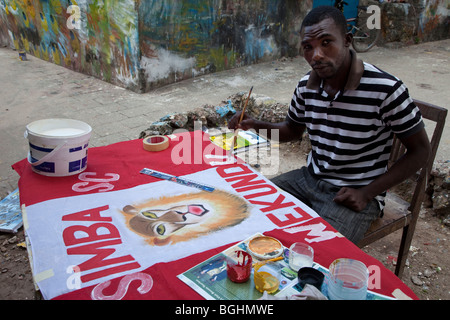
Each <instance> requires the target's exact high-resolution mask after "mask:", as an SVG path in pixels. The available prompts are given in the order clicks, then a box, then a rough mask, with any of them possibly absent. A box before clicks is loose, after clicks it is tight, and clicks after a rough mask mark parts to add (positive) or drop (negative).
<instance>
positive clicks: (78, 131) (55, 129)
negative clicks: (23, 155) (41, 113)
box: [24, 119, 92, 177]
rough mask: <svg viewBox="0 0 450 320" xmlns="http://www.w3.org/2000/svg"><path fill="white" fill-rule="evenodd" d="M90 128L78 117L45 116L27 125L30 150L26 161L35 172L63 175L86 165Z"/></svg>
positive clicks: (77, 170)
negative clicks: (54, 117)
mask: <svg viewBox="0 0 450 320" xmlns="http://www.w3.org/2000/svg"><path fill="white" fill-rule="evenodd" d="M91 131H92V128H91V127H90V126H89V125H88V124H86V123H84V122H82V121H78V120H72V119H44V120H38V121H34V122H32V123H30V124H28V125H27V126H26V131H25V134H24V136H25V138H27V139H28V142H29V146H30V150H29V153H28V162H29V163H30V165H31V168H32V170H33V171H34V172H36V173H39V174H42V175H44V176H54V177H64V176H71V175H74V174H78V173H80V172H82V171H84V170H85V169H86V167H87V151H88V145H89V139H90V137H91Z"/></svg>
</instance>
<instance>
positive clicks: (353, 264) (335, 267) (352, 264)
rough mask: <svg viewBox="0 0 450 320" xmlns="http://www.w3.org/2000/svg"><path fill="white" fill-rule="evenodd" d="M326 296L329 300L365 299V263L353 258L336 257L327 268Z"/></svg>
mask: <svg viewBox="0 0 450 320" xmlns="http://www.w3.org/2000/svg"><path fill="white" fill-rule="evenodd" d="M329 271H330V272H329V275H328V297H329V298H330V300H365V299H366V296H367V284H368V280H369V271H368V269H367V267H366V265H365V264H364V263H362V262H360V261H357V260H353V259H337V260H335V261H333V262H332V263H331V265H330V268H329Z"/></svg>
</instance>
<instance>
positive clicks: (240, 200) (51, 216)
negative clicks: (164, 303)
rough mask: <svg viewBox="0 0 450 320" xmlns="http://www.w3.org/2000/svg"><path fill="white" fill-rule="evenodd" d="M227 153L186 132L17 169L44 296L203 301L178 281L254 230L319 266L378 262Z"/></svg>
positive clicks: (392, 284)
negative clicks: (151, 148) (79, 168)
mask: <svg viewBox="0 0 450 320" xmlns="http://www.w3.org/2000/svg"><path fill="white" fill-rule="evenodd" d="M223 152H224V151H223V150H222V149H221V148H218V147H216V146H214V145H213V144H211V143H210V142H209V139H208V137H207V135H204V134H203V133H202V132H200V131H196V132H193V133H182V134H179V135H178V136H177V138H176V139H174V140H172V141H171V146H170V147H169V149H166V150H164V151H161V152H157V153H152V152H147V151H145V150H144V149H143V148H142V140H133V141H127V142H122V143H118V144H113V145H110V146H107V147H100V148H92V149H90V150H89V155H88V167H87V169H86V171H85V172H83V173H81V174H79V175H77V176H72V177H64V178H54V177H45V176H41V175H39V174H36V173H34V172H32V170H31V168H30V165H29V164H28V163H27V161H26V160H23V161H20V162H18V163H16V164H15V165H14V166H13V167H14V169H15V170H16V171H17V172H18V173H19V174H20V176H21V178H20V181H19V188H20V195H21V203H22V205H25V216H24V218H25V220H26V221H25V228H26V233H27V236H28V239H29V241H30V243H31V251H32V257H33V274H34V278H35V281H36V282H37V284H38V286H39V288H40V290H41V292H42V293H43V295H44V297H45V298H46V299H53V298H59V299H186V298H190V297H193V298H199V296H197V295H196V294H195V293H194V292H193V291H192V290H191V289H190V288H189V287H187V286H186V285H184V284H183V283H182V282H181V281H180V280H178V279H177V278H176V276H177V275H178V274H180V273H182V272H184V271H186V270H187V269H189V268H190V267H192V266H194V265H195V264H197V263H199V262H201V261H202V260H204V259H207V258H209V257H211V256H212V255H214V254H215V253H217V252H220V251H221V250H223V248H224V247H226V246H228V245H231V244H233V243H236V242H238V241H241V240H243V239H245V238H247V237H249V236H251V235H253V234H255V233H256V232H264V233H266V234H269V235H273V236H275V237H276V238H278V239H280V241H282V242H283V244H284V245H285V246H289V245H290V244H291V243H293V242H296V241H307V242H309V243H310V244H311V245H312V246H313V247H314V248H315V252H316V255H315V259H314V260H315V261H316V262H318V263H320V264H322V265H324V266H326V267H327V266H328V265H329V264H330V263H331V262H332V261H333V260H334V259H336V258H340V257H352V258H355V259H359V260H364V261H365V263H366V264H367V262H369V263H372V264H377V265H380V264H379V262H378V261H376V260H375V259H373V258H370V257H369V256H367V255H365V254H364V253H363V252H362V251H360V250H359V249H358V248H356V247H355V246H354V245H353V244H352V243H350V242H349V241H348V240H346V239H345V238H343V237H342V236H340V235H339V233H337V232H336V231H335V230H333V229H332V228H331V227H330V226H329V225H328V224H326V223H325V222H324V221H323V220H322V219H320V218H319V217H318V216H317V214H316V213H315V212H314V211H312V210H311V209H310V208H308V207H307V206H306V205H304V204H303V203H302V202H300V201H299V200H297V199H295V198H294V197H292V196H290V195H289V194H287V193H284V192H282V191H280V190H279V189H278V188H276V187H275V186H274V185H273V184H272V183H271V182H270V181H268V180H267V179H266V178H265V177H264V176H262V175H260V174H259V173H257V172H255V171H254V170H253V169H252V168H251V167H250V166H248V165H246V164H244V163H242V162H235V163H233V162H234V161H231V162H232V163H229V162H230V161H229V159H227V158H226V157H221V156H223V155H224V154H223ZM211 155H212V157H211ZM211 159H214V161H213V162H212V161H211ZM218 159H219V160H218ZM220 159H222V160H223V161H225V162H221V161H220ZM175 164H176V165H175ZM143 168H151V169H154V170H158V171H161V172H166V173H170V174H172V175H176V176H182V177H183V178H188V179H190V180H193V181H195V182H198V183H202V184H207V185H210V186H213V187H214V188H215V190H214V191H213V192H208V191H204V190H201V189H197V188H193V187H188V186H185V185H181V184H177V183H174V182H172V181H167V180H159V179H156V178H154V177H151V176H148V175H143V174H141V173H140V171H141V170H142V169H143ZM324 243H326V245H324ZM319 248H320V249H319ZM383 269H384V268H383ZM383 272H384V273H386V274H387V275H388V276H386V277H389V278H392V279H394V280H393V281H392V280H390V281H386V285H384V286H380V290H381V291H380V293H383V294H387V295H390V294H391V293H392V291H393V290H392V289H395V288H399V287H402V291H403V292H405V290H408V289H407V287H406V286H405V285H404V284H403V283H402V282H401V281H400V280H399V279H397V278H396V277H395V276H393V275H392V274H389V273H390V272H389V271H388V270H386V269H384V270H383ZM395 279H396V280H395ZM381 288H383V289H381ZM375 289H376V288H375ZM375 291H376V290H375ZM407 294H408V295H409V296H413V294H411V292H408V293H407Z"/></svg>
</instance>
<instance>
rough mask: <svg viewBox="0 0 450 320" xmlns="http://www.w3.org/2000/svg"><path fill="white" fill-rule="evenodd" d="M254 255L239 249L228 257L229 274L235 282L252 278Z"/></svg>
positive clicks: (229, 277)
mask: <svg viewBox="0 0 450 320" xmlns="http://www.w3.org/2000/svg"><path fill="white" fill-rule="evenodd" d="M252 262H253V259H252V256H251V255H249V254H248V253H247V252H244V251H241V250H238V251H235V252H233V254H232V255H231V256H229V257H227V276H228V279H230V280H231V281H233V282H236V283H243V282H246V281H247V280H248V279H249V278H250V274H251V272H252Z"/></svg>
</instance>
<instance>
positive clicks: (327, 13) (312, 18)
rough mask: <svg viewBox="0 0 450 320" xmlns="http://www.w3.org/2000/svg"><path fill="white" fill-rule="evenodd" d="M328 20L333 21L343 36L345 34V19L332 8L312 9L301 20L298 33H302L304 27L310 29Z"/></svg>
mask: <svg viewBox="0 0 450 320" xmlns="http://www.w3.org/2000/svg"><path fill="white" fill-rule="evenodd" d="M328 18H330V19H333V21H334V23H335V24H336V26H337V27H338V28H340V29H341V31H342V34H343V35H344V36H345V35H346V34H347V20H346V19H345V16H344V14H343V13H342V12H341V11H340V10H338V9H336V8H335V7H332V6H318V7H316V8H314V9H312V10H311V11H310V12H309V13H308V14H307V15H306V17H305V19H303V22H302V27H301V28H300V32H302V31H303V28H304V27H310V26H312V25H315V24H317V23H319V22H321V21H322V20H325V19H328Z"/></svg>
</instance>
